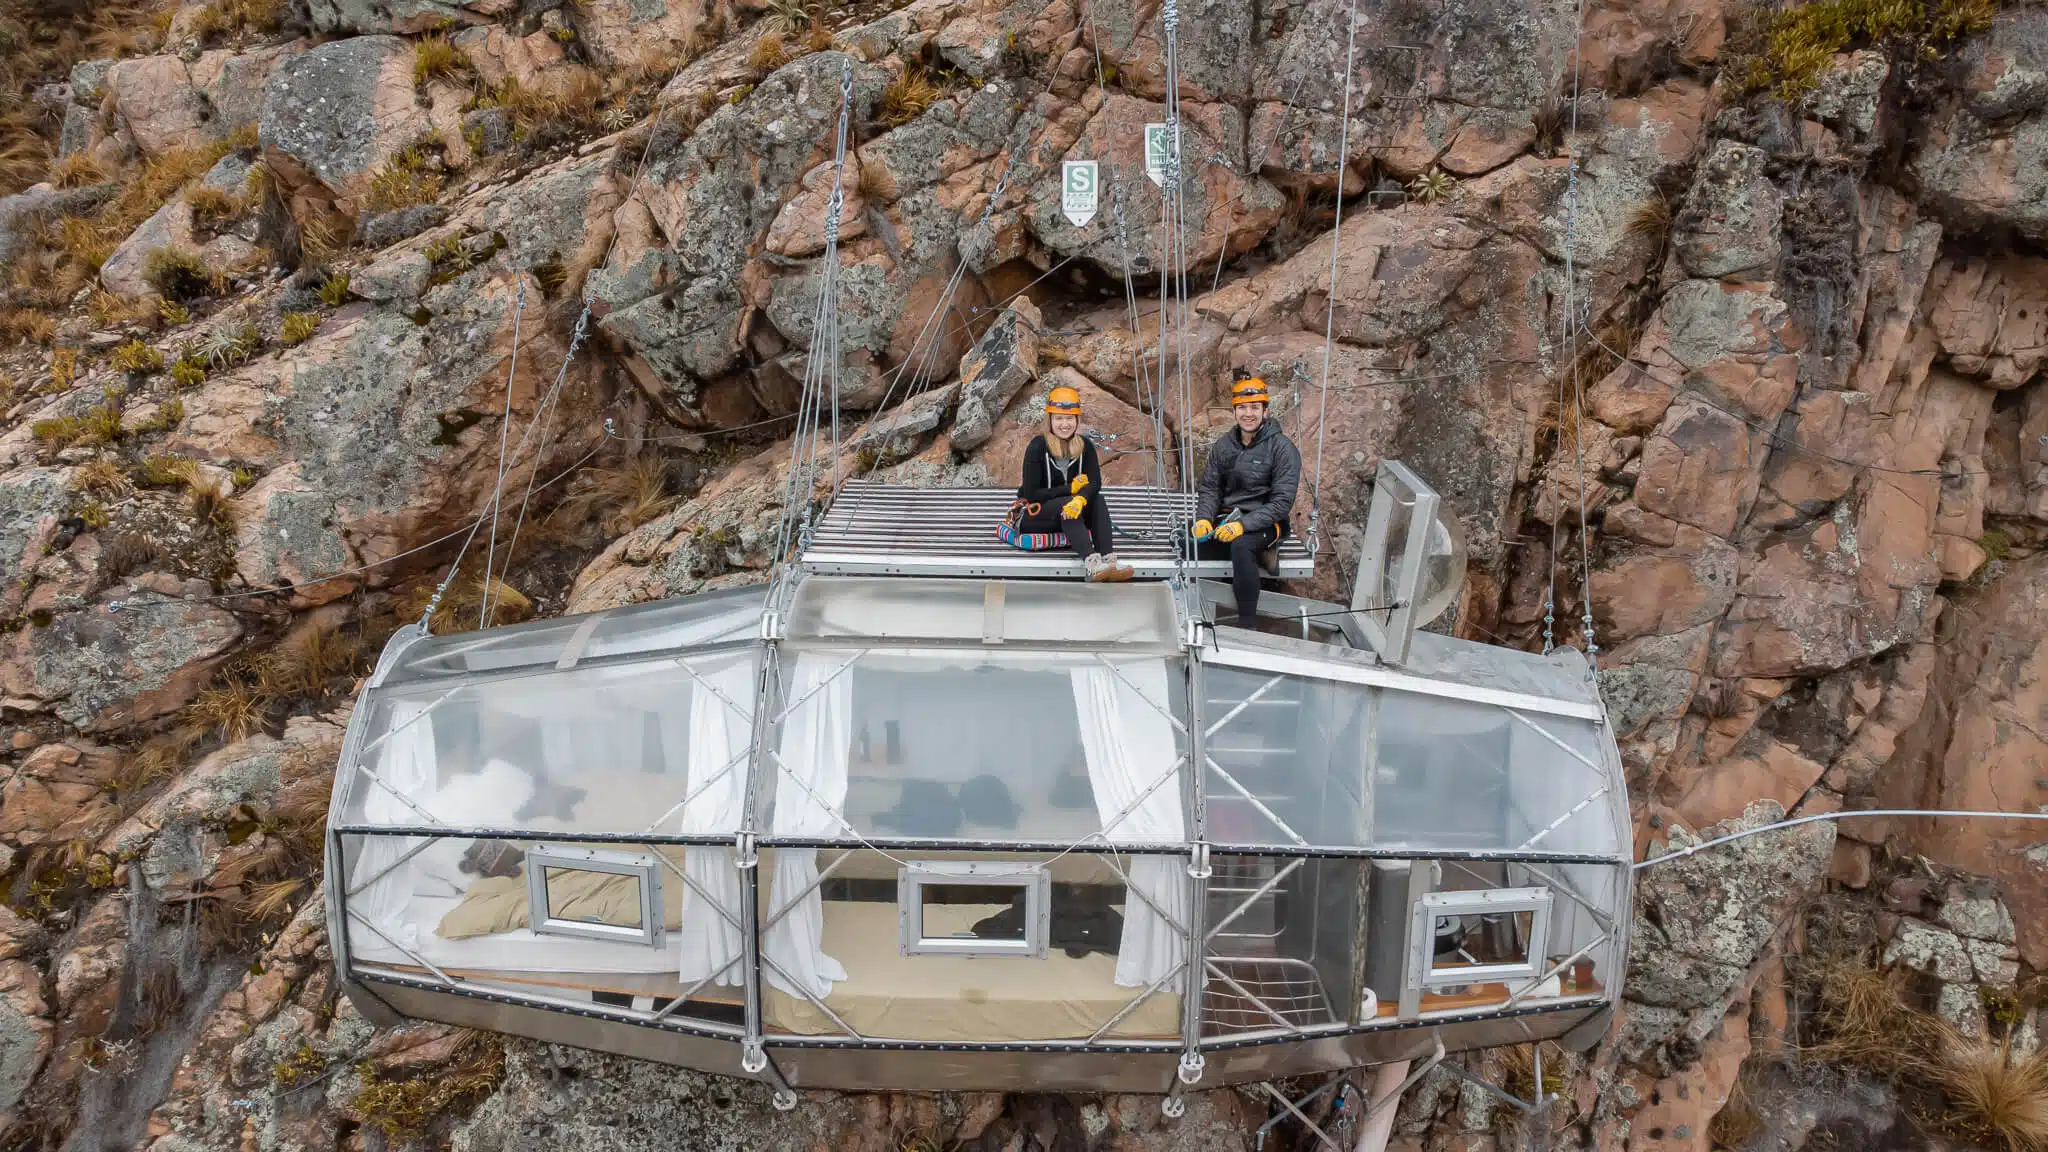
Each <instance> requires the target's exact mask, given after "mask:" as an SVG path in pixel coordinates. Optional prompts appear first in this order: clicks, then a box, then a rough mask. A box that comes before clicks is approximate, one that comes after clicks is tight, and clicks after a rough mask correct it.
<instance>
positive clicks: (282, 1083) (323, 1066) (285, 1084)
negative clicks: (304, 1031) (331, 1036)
mask: <svg viewBox="0 0 2048 1152" xmlns="http://www.w3.org/2000/svg"><path fill="white" fill-rule="evenodd" d="M325 1071H327V1057H325V1056H322V1055H321V1054H320V1053H319V1051H318V1050H317V1049H315V1048H314V1047H313V1046H312V1045H311V1044H308V1043H306V1042H305V1041H304V1040H301V1041H299V1046H298V1047H297V1048H296V1049H294V1050H293V1051H292V1054H291V1055H289V1056H286V1057H285V1058H284V1059H282V1060H279V1061H278V1062H277V1063H276V1064H275V1065H273V1066H272V1067H271V1069H270V1078H271V1080H273V1081H275V1082H276V1084H277V1086H278V1087H280V1088H294V1087H297V1086H298V1085H300V1084H304V1083H306V1082H307V1081H309V1080H311V1079H313V1078H314V1077H315V1076H318V1075H320V1074H321V1073H323V1072H325Z"/></svg>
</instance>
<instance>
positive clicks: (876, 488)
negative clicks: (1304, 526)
mask: <svg viewBox="0 0 2048 1152" xmlns="http://www.w3.org/2000/svg"><path fill="white" fill-rule="evenodd" d="M1015 498H1016V493H1015V492H1013V491H1012V490H1010V489H1008V488H910V487H905V486H902V485H896V484H880V483H876V482H874V481H867V480H856V481H852V482H849V483H848V484H847V485H846V487H845V489H844V490H843V491H841V492H840V494H839V496H838V497H837V498H836V499H835V500H833V502H832V507H831V508H830V509H829V510H828V511H827V512H826V513H825V518H824V519H823V521H821V522H820V523H819V524H818V526H817V528H816V529H815V530H814V531H813V533H812V537H811V545H810V547H809V548H807V549H805V550H804V554H803V564H804V566H805V567H806V568H808V569H809V570H810V571H813V572H825V573H832V574H837V575H861V576H978V577H1044V578H1059V577H1067V578H1073V579H1078V578H1079V577H1080V576H1081V575H1082V566H1081V561H1080V560H1079V559H1077V558H1076V557H1075V556H1074V555H1073V554H1072V553H1070V552H1068V551H1067V550H1066V549H1064V548H1062V549H1059V550H1057V551H1052V552H1025V551H1022V550H1020V549H1017V548H1012V547H1010V546H1009V545H1008V544H1005V543H1003V541H1002V539H1001V538H1000V537H998V536H997V535H996V529H997V526H998V525H999V524H1001V522H1002V518H1003V514H1004V513H1006V512H1007V511H1009V508H1010V502H1011V501H1012V500H1014V499H1015ZM1103 498H1104V499H1106V500H1107V501H1108V502H1109V513H1110V519H1111V522H1112V523H1113V524H1114V526H1115V528H1116V553H1117V557H1118V558H1119V559H1121V560H1122V561H1123V562H1124V563H1126V564H1129V565H1130V566H1131V567H1132V568H1133V569H1135V570H1136V572H1137V574H1138V576H1139V577H1140V578H1141V579H1154V580H1158V579H1166V578H1168V577H1171V576H1172V575H1173V574H1174V570H1175V561H1174V539H1175V536H1176V532H1175V529H1174V521H1175V520H1176V519H1177V518H1178V519H1185V518H1186V517H1187V515H1188V514H1189V513H1190V511H1191V509H1192V506H1193V498H1192V497H1189V496H1187V495H1185V494H1183V493H1180V492H1172V491H1167V490H1163V489H1159V488H1144V487H1128V488H1120V487H1110V488H1106V489H1104V491H1103ZM1192 567H1193V569H1194V571H1195V573H1196V574H1197V575H1200V576H1228V575H1230V564H1229V562H1228V561H1224V560H1200V561H1195V562H1194V563H1193V565H1192ZM1313 573H1314V564H1313V563H1312V561H1311V559H1310V557H1309V554H1308V549H1307V548H1306V547H1304V546H1303V544H1302V542H1301V540H1300V539H1299V538H1298V537H1289V538H1288V539H1286V540H1284V541H1282V542H1281V544H1280V575H1281V576H1282V577H1285V578H1288V579H1300V578H1303V577H1307V576H1310V575H1312V574H1313Z"/></svg>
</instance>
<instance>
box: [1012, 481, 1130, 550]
mask: <svg viewBox="0 0 2048 1152" xmlns="http://www.w3.org/2000/svg"><path fill="white" fill-rule="evenodd" d="M1067 499H1068V500H1071V499H1073V497H1071V496H1069V497H1068V498H1067ZM1066 505H1067V501H1066V500H1062V501H1060V502H1059V503H1057V504H1045V505H1041V507H1043V508H1044V509H1045V510H1046V511H1047V512H1050V513H1051V514H1052V516H1053V519H1052V520H1051V521H1050V522H1047V521H1046V520H1045V519H1044V514H1043V513H1041V514H1040V519H1039V520H1038V521H1036V522H1035V523H1033V522H1030V521H1027V522H1026V523H1025V525H1024V530H1025V531H1026V532H1034V533H1036V532H1064V533H1066V536H1067V547H1069V548H1072V549H1073V550H1074V555H1076V556H1079V557H1080V558H1081V559H1083V560H1086V559H1087V558H1088V557H1090V556H1093V555H1095V554H1097V553H1099V552H1114V551H1116V537H1115V533H1114V532H1113V531H1112V530H1111V528H1110V526H1109V503H1108V501H1106V500H1104V499H1103V498H1102V495H1101V493H1089V495H1088V506H1087V507H1086V508H1083V509H1081V515H1080V517H1079V518H1077V519H1073V520H1062V519H1059V518H1058V517H1059V514H1060V509H1062V508H1064V507H1066Z"/></svg>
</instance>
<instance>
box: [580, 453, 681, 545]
mask: <svg viewBox="0 0 2048 1152" xmlns="http://www.w3.org/2000/svg"><path fill="white" fill-rule="evenodd" d="M577 481H578V482H577V483H576V484H575V485H574V487H573V488H572V490H571V491H570V493H569V495H568V496H567V497H565V498H564V499H563V500H562V503H561V504H560V505H559V506H558V507H557V508H556V509H555V511H554V513H553V514H552V515H551V516H550V517H549V520H550V521H551V522H553V524H554V525H556V526H558V527H563V528H567V527H570V526H573V525H575V524H580V523H584V522H588V521H590V520H591V519H592V518H595V519H596V520H597V525H598V528H599V529H600V530H601V531H603V532H604V533H605V534H606V535H608V536H620V535H624V534H625V533H627V532H631V531H632V530H633V529H635V528H638V527H639V526H640V525H642V524H645V523H647V522H648V521H650V520H653V519H655V518H656V517H658V516H660V515H662V514H663V513H665V512H667V511H668V510H669V509H671V508H673V507H675V505H676V498H675V497H673V496H671V495H669V494H668V473H667V469H666V468H665V467H664V466H663V464H662V461H661V459H660V457H658V456H642V457H640V458H639V459H636V460H634V461H633V462H631V463H629V464H627V465H626V466H625V467H624V468H606V469H598V470H595V471H591V472H587V473H585V474H583V475H582V476H579V477H578V478H577Z"/></svg>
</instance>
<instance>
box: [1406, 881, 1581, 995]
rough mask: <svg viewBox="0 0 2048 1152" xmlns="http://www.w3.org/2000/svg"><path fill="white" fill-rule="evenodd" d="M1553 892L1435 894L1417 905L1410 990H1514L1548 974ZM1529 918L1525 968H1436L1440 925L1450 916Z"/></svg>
mask: <svg viewBox="0 0 2048 1152" xmlns="http://www.w3.org/2000/svg"><path fill="white" fill-rule="evenodd" d="M1550 904H1551V893H1550V889H1548V888H1488V889H1480V890H1468V891H1456V892H1431V893H1429V894H1428V895H1425V896H1424V897H1423V898H1422V899H1420V900H1418V901H1416V902H1415V911H1414V912H1413V914H1412V918H1411V920H1410V922H1409V930H1408V986H1409V987H1411V988H1421V989H1423V990H1425V991H1427V990H1429V989H1432V988H1443V987H1449V986H1453V985H1461V984H1510V985H1511V984H1514V983H1515V982H1516V981H1526V980H1534V979H1536V978H1537V977H1538V976H1541V975H1542V974H1543V970H1544V965H1545V964H1546V963H1547V961H1546V960H1545V959H1544V957H1545V956H1546V955H1547V954H1548V953H1547V949H1548V947H1549V943H1550ZM1521 912H1527V913H1529V914H1530V916H1529V939H1528V942H1527V947H1526V950H1525V951H1524V954H1523V955H1524V959H1523V961H1522V962H1521V963H1519V964H1475V965H1473V966H1471V967H1468V968H1446V969H1438V968H1437V967H1436V922H1437V920H1438V918H1439V917H1445V916H1475V915H1488V916H1498V915H1514V914H1516V913H1521Z"/></svg>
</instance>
